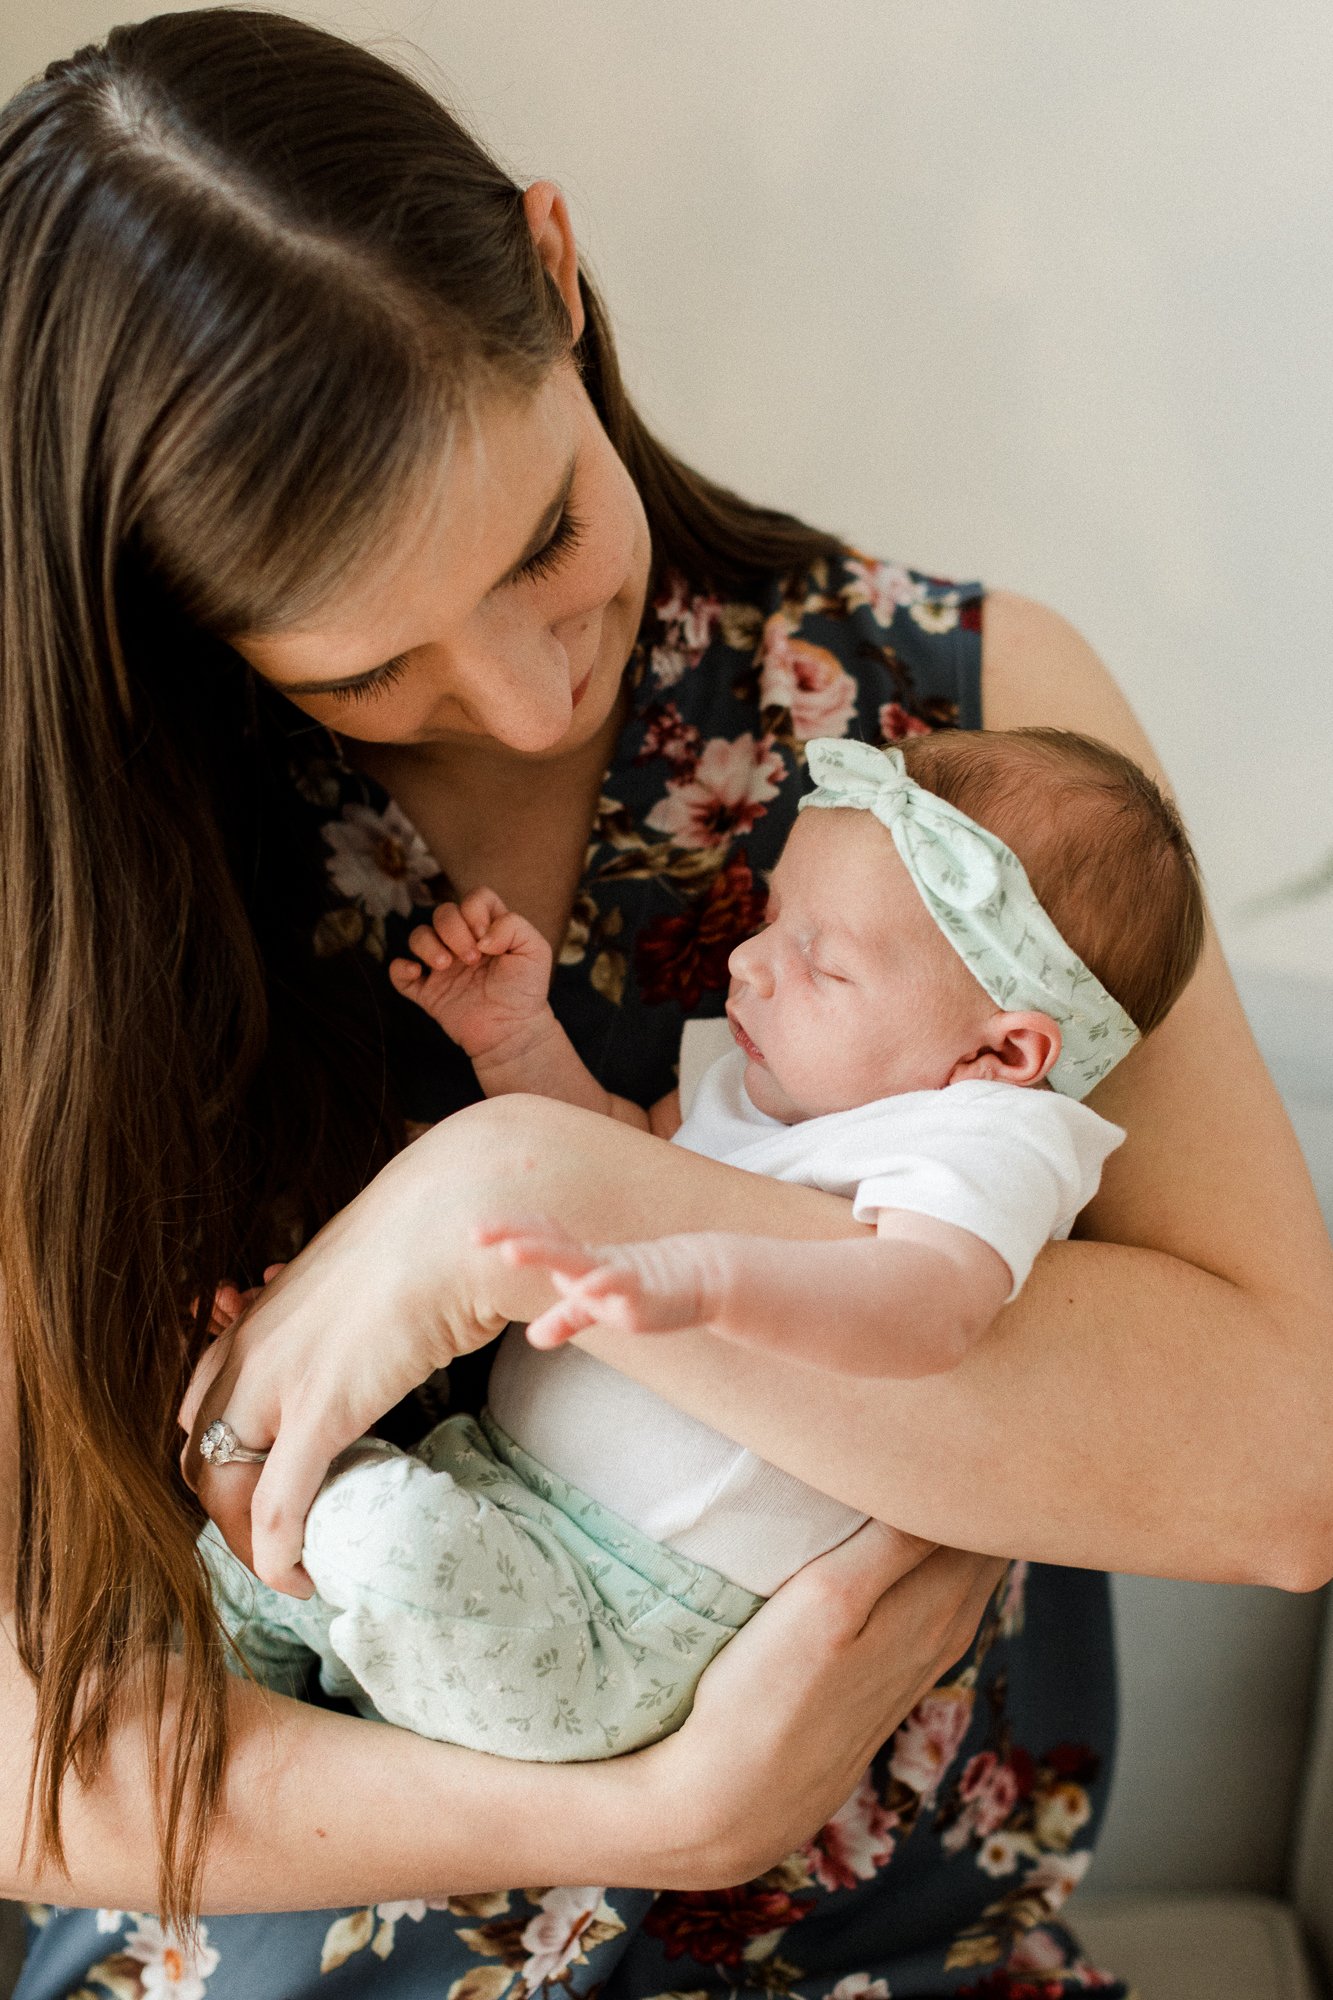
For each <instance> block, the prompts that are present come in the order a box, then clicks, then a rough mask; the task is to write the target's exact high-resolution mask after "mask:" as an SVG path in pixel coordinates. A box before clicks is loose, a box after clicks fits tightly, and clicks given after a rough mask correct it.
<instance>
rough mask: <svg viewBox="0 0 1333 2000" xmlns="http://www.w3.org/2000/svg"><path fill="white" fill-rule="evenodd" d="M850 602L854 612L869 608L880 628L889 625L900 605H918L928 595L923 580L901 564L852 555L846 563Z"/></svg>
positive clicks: (848, 599) (848, 600) (848, 598)
mask: <svg viewBox="0 0 1333 2000" xmlns="http://www.w3.org/2000/svg"><path fill="white" fill-rule="evenodd" d="M847 575H848V578H849V587H848V590H847V602H848V603H849V604H850V605H851V606H852V607H853V609H855V608H856V607H857V606H858V605H862V604H865V605H868V606H869V607H870V612H871V615H872V617H873V618H874V620H875V623H876V624H877V625H884V626H889V625H892V623H893V614H894V612H895V611H897V609H898V608H899V606H900V605H908V604H919V603H920V602H921V600H922V598H923V597H924V596H925V594H926V586H925V584H924V583H923V582H922V581H921V580H920V578H918V577H915V576H913V575H912V572H911V571H910V570H909V569H904V568H903V566H902V564H901V563H886V562H873V561H871V560H870V559H869V558H867V557H865V556H853V557H852V558H851V559H850V561H849V562H848V564H847Z"/></svg>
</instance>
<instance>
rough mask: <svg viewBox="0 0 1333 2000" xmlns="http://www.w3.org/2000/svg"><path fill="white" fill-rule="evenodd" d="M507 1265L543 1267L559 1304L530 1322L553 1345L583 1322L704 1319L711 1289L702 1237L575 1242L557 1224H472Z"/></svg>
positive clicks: (624, 1328)
mask: <svg viewBox="0 0 1333 2000" xmlns="http://www.w3.org/2000/svg"><path fill="white" fill-rule="evenodd" d="M473 1235H474V1237H475V1240H476V1241H477V1242H478V1243H482V1244H491V1245H494V1246H495V1247H496V1248H497V1249H498V1250H499V1251H500V1254H501V1256H502V1257H504V1259H505V1260H506V1262H507V1263H510V1264H517V1265H537V1266H538V1267H540V1268H541V1269H543V1270H545V1271H549V1273H550V1276H551V1283H552V1284H553V1285H554V1286H555V1288H556V1290H557V1291H558V1292H559V1293H560V1295H561V1296H560V1303H559V1305H555V1306H548V1308H547V1310H546V1311H545V1312H544V1313H541V1314H539V1315H538V1317H537V1318H536V1319H534V1320H533V1321H532V1322H531V1324H530V1325H529V1327H528V1339H529V1340H530V1341H531V1342H532V1344H533V1346H534V1347H559V1346H561V1345H562V1344H563V1342H565V1341H566V1340H569V1339H571V1338H572V1337H573V1335H574V1334H576V1333H581V1332H582V1331H583V1329H584V1327H585V1326H606V1327H610V1328H612V1329H613V1331H615V1332H617V1333H678V1332H680V1331H681V1329H682V1328H684V1327H687V1326H698V1325H700V1324H701V1323H702V1322H703V1321H704V1320H705V1319H706V1318H707V1317H708V1302H709V1297H710V1294H711V1292H712V1291H713V1289H714V1286H713V1283H712V1279H713V1275H714V1274H713V1272H712V1269H711V1259H710V1256H709V1248H708V1246H709V1239H708V1238H707V1237H706V1236H662V1237H659V1238H658V1239H657V1240H656V1241H655V1242H650V1243H614V1244H603V1245H593V1244H587V1243H580V1242H578V1241H577V1240H576V1238H574V1237H572V1236H570V1235H568V1234H567V1232H566V1231H565V1230H563V1229H562V1228H561V1227H560V1226H559V1224H558V1223H555V1222H550V1221H547V1220H546V1219H545V1218H536V1219H534V1220H533V1221H530V1222H524V1223H512V1222H496V1223H491V1224H485V1225H483V1226H482V1227H480V1228H478V1229H476V1230H474V1232H473Z"/></svg>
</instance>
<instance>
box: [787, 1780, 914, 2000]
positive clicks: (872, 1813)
mask: <svg viewBox="0 0 1333 2000" xmlns="http://www.w3.org/2000/svg"><path fill="white" fill-rule="evenodd" d="M897 1824H898V1815H897V1814H896V1813H892V1812H890V1811H889V1809H888V1808H887V1806H885V1804H884V1802H883V1801H882V1799H881V1798H880V1797H879V1794H878V1793H877V1792H876V1790H875V1787H874V1785H873V1783H872V1782H871V1778H870V1774H869V1772H867V1773H866V1775H865V1777H864V1778H862V1780H861V1782H860V1784H859V1785H858V1786H857V1788H856V1790H855V1791H854V1792H853V1793H852V1796H851V1797H850V1798H849V1799H848V1801H847V1803H846V1805H845V1806H842V1807H841V1808H840V1809H839V1810H838V1811H837V1812H836V1813H834V1815H833V1817H832V1819H831V1820H829V1822H828V1824H827V1825H826V1826H822V1827H821V1828H820V1829H819V1832H818V1833H817V1834H816V1835H815V1837H814V1839H813V1840H812V1841H811V1842H810V1844H809V1846H808V1847H807V1848H806V1850H805V1859H806V1862H807V1864H808V1866H809V1869H810V1872H811V1874H812V1875H813V1876H814V1878H815V1880H816V1882H818V1884H819V1886H820V1887H821V1889H854V1888H855V1887H856V1884H857V1883H858V1882H869V1881H870V1880H871V1879H872V1877H873V1876H874V1875H875V1874H876V1873H877V1872H878V1870H879V1869H881V1868H882V1867H883V1866H884V1864H885V1863H886V1862H887V1861H888V1860H889V1859H890V1858H891V1856H892V1854H893V1843H894V1830H895V1828H896V1827H897ZM830 2000H832V1996H830Z"/></svg>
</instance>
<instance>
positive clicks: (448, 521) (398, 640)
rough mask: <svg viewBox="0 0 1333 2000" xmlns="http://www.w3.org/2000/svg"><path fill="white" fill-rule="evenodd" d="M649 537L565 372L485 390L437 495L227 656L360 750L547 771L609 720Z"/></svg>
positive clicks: (611, 453)
mask: <svg viewBox="0 0 1333 2000" xmlns="http://www.w3.org/2000/svg"><path fill="white" fill-rule="evenodd" d="M649 558H650V548H649V537H648V523H647V519H646V517H645V515H644V511H643V506H642V503H641V501H640V499H639V495H638V493H637V491H636V489H635V487H634V484H633V482H632V480H631V479H630V477H629V474H628V473H627V472H626V470H625V467H624V465H623V464H622V463H621V460H620V458H619V457H618V455H617V453H616V452H615V450H614V448H613V447H612V444H611V442H610V439H609V438H608V437H607V435H606V432H605V431H604V430H603V428H602V425H601V422H600V420H599V419H598V416H597V413H596V411H595V410H594V409H593V406H592V404H591V402H590V401H589V399H588V395H587V392H586V391H585V389H584V387H583V384H582V382H581V381H580V379H579V376H578V373H577V370H576V369H575V367H574V365H573V363H572V362H571V361H563V362H561V363H560V364H558V365H557V366H556V367H555V368H553V369H552V371H551V373H550V374H549V375H548V376H547V378H546V380H545V382H544V383H543V384H542V385H541V387H540V388H539V389H537V390H536V391H535V392H534V393H531V394H528V395H525V396H521V397H520V396H517V395H515V396H501V395H500V394H498V393H497V394H493V395H491V396H490V397H489V398H488V399H487V400H485V401H482V402H480V403H479V405H478V407H477V410H476V414H475V416H474V419H473V421H472V422H471V423H470V424H466V425H460V428H459V434H458V443H457V445H456V447H455V449H454V451H453V453H452V455H451V458H450V462H449V465H448V467H447V468H446V473H445V477H444V480H443V483H442V485H441V487H440V489H439V491H438V492H437V493H435V494H433V495H432V496H431V498H430V500H429V502H427V503H425V504H423V505H422V506H421V507H420V508H419V509H418V510H417V511H416V512H415V513H414V514H411V513H410V514H409V515H408V517H407V518H405V520H404V522H403V526H402V530H401V533H400V534H399V535H398V536H397V537H394V538H391V540H390V542H389V545H388V550H387V553H386V554H385V555H384V556H383V558H382V559H380V560H378V561H377V562H376V563H375V564H373V565H372V566H371V567H370V568H369V569H368V570H367V572H366V573H365V574H364V575H362V576H359V577H356V578H355V579H353V580H351V581H349V583H348V585H347V587H346V589H345V590H344V591H342V592H341V593H339V594H337V595H336V596H335V597H334V598H333V599H331V600H329V601H328V602H326V603H325V604H324V605H323V606H322V607H321V608H320V609H319V611H318V612H316V613H315V614H313V615H312V616H311V617H310V618H309V619H308V620H307V621H306V622H305V623H303V624H302V625H301V626H299V627H289V628H286V629H284V630H282V631H277V632H267V633H264V632H246V633H240V634H237V635H234V636H233V640H232V643H233V644H234V645H235V647H236V649H237V651H238V652H240V653H241V654H242V655H243V656H244V657H245V658H246V659H248V660H249V661H250V662H251V664H252V665H253V666H254V668H255V669H256V671H257V672H258V673H260V674H262V675H263V677H264V678H265V679H266V680H268V681H270V682H271V683H272V684H273V686H274V687H276V688H278V689H279V690H280V691H281V693H283V694H284V695H286V696H287V697H288V699H289V700H291V701H293V702H294V703H295V704H296V706H297V707H298V708H301V709H303V710H304V711H305V712H306V714H308V715H310V716H313V717H314V718H315V720H316V721H319V722H322V723H326V724H327V725H328V726H329V727H330V728H332V729H335V730H337V731H338V732H339V733H340V734H341V735H345V736H349V737H352V738H354V739H357V740H359V741H362V742H365V743H389V744H402V745H422V746H426V745H440V746H447V747H450V748H458V749H462V748H465V747H467V746H472V747H475V748H478V749H480V748H481V747H482V746H487V747H489V748H491V749H498V750H502V751H503V752H505V753H508V754H509V755H512V756H515V757H518V758H523V759H531V760H534V761H541V760H543V759H548V758H556V757H561V756H563V755H565V754H566V753H568V752H571V751H575V750H577V749H579V748H580V747H581V746H582V745H583V744H585V743H587V742H589V741H590V740H591V739H592V738H593V737H595V736H596V735H597V733H598V731H599V730H600V729H601V728H602V726H603V725H604V724H605V722H606V721H607V719H608V717H609V715H610V713H611V710H612V708H613V706H614V704H615V700H616V696H617V693H618V691H619V688H620V683H621V676H622V673H623V670H624V667H625V663H626V661H627V660H628V658H629V655H630V652H631V649H632V647H633V644H634V638H635V634H636V633H637V631H638V627H639V621H640V618H641V616H642V612H643V603H644V596H645V593H646V590H647V583H648V569H649Z"/></svg>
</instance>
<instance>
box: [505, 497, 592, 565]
mask: <svg viewBox="0 0 1333 2000" xmlns="http://www.w3.org/2000/svg"><path fill="white" fill-rule="evenodd" d="M582 537H583V522H582V521H580V520H578V519H577V518H576V516H575V515H573V514H571V513H570V511H569V509H568V507H566V509H565V511H564V513H563V514H562V515H561V516H560V519H559V520H558V521H557V522H556V524H555V528H554V530H553V531H552V533H551V534H550V536H549V537H548V538H547V540H546V541H545V542H543V543H542V546H541V547H540V548H539V549H538V550H537V552H536V554H535V555H531V556H529V557H528V559H527V561H526V562H525V563H523V564H522V565H521V566H520V567H519V568H518V569H516V570H515V571H514V581H515V582H517V581H518V579H519V578H520V577H538V576H549V575H550V574H551V572H552V570H556V569H559V567H560V565H561V563H562V562H564V560H565V559H566V557H567V556H571V555H572V554H573V553H574V551H575V549H576V548H577V547H578V545H579V542H580V541H581V540H582Z"/></svg>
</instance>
